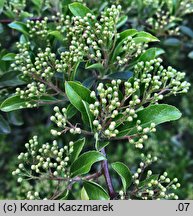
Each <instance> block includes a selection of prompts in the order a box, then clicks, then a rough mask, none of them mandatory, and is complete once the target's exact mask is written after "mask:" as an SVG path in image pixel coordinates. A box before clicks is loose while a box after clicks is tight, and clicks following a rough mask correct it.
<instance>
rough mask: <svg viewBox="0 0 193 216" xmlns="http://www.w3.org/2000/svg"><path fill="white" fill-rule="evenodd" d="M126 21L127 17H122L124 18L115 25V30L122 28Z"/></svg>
mask: <svg viewBox="0 0 193 216" xmlns="http://www.w3.org/2000/svg"><path fill="white" fill-rule="evenodd" d="M127 20H128V16H126V15H124V16H121V17H120V18H119V20H118V23H117V25H116V26H117V29H119V28H120V27H122V26H123V25H124V24H125V23H126V22H127Z"/></svg>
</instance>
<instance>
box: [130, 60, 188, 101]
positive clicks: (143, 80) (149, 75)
mask: <svg viewBox="0 0 193 216" xmlns="http://www.w3.org/2000/svg"><path fill="white" fill-rule="evenodd" d="M161 62H162V59H160V58H157V59H152V60H150V61H146V62H139V63H137V64H136V65H135V68H134V80H135V81H138V82H140V84H139V85H145V91H147V92H146V95H147V96H146V99H147V100H149V101H151V102H152V103H153V102H157V101H159V100H162V99H163V97H164V96H166V95H171V94H174V95H176V94H179V93H186V92H187V91H188V89H189V87H190V83H188V82H187V81H184V80H183V79H184V77H185V73H183V72H179V71H177V70H175V69H173V68H172V67H171V66H169V67H168V68H167V69H165V68H164V67H163V66H162V65H161ZM147 89H148V90H147Z"/></svg>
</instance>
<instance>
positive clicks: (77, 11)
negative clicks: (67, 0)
mask: <svg viewBox="0 0 193 216" xmlns="http://www.w3.org/2000/svg"><path fill="white" fill-rule="evenodd" d="M69 9H70V11H71V13H72V14H73V15H74V16H80V17H85V16H86V15H87V14H88V13H91V14H92V12H91V10H90V9H89V8H87V7H86V6H84V5H83V4H81V3H78V2H74V3H72V4H70V5H69Z"/></svg>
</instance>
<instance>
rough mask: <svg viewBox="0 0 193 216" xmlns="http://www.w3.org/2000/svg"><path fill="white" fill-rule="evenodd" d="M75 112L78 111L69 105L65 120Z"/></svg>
mask: <svg viewBox="0 0 193 216" xmlns="http://www.w3.org/2000/svg"><path fill="white" fill-rule="evenodd" d="M77 112H78V110H77V109H76V108H75V107H74V106H73V105H72V104H69V105H68V107H67V118H68V119H71V118H72V117H73V116H75V115H76V113H77Z"/></svg>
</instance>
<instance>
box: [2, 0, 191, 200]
mask: <svg viewBox="0 0 193 216" xmlns="http://www.w3.org/2000/svg"><path fill="white" fill-rule="evenodd" d="M192 13H193V2H192V0H178V1H165V0H156V1H151V0H146V1H141V0H138V1H132V0H131V1H121V0H120V1H105V2H104V1H97V2H96V1H86V0H85V1H79V2H75V1H70V0H69V1H52V0H46V1H43V0H33V1H31V2H28V1H23V0H22V1H16V0H11V1H6V0H4V1H2V2H1V3H0V37H1V38H4V36H6V39H5V40H2V42H1V52H0V93H1V105H0V109H1V114H0V133H1V134H3V135H2V138H1V141H0V142H1V149H2V150H1V154H2V155H3V156H2V159H1V161H0V162H1V163H0V167H2V168H3V170H4V169H5V170H6V172H8V173H9V174H10V173H12V174H13V177H10V175H8V176H5V177H4V180H3V181H2V180H1V184H2V185H3V186H2V188H4V191H3V193H2V195H1V196H2V198H18V199H26V198H27V199H87V200H88V199H89V200H93V199H101V200H108V199H143V200H146V199H178V196H180V198H192V196H193V195H192V194H190V193H189V192H188V191H189V190H190V188H191V187H192V186H191V184H190V182H191V179H192V178H193V176H192V175H191V174H190V173H191V171H188V170H187V169H192V168H191V166H192V162H191V157H192V152H191V150H192V147H190V146H189V142H188V141H187V140H188V139H187V138H186V136H187V137H191V136H192V133H191V131H192V130H191V129H192V122H191V117H192V112H191V110H192V109H191V106H192V105H191V104H192V103H191V100H190V99H189V98H191V95H192V92H191V91H190V92H189V93H188V90H189V88H190V83H189V82H188V81H186V79H187V78H188V79H189V80H190V82H191V81H192V77H191V73H190V72H191V70H190V66H189V64H191V58H192V48H193V45H192V38H193V31H192V30H191V28H190V27H189V26H191V25H190V24H191V22H192V21H191V20H192V19H191V15H192ZM171 53H172V55H171ZM188 57H189V60H188ZM183 61H187V62H188V63H187V65H183V66H182V64H181V63H182V62H183ZM170 65H172V66H170ZM174 68H177V69H174ZM181 71H185V72H186V73H185V72H181ZM186 75H187V78H186ZM186 93H188V94H186ZM181 94H183V96H181V97H179V96H178V95H181ZM186 95H187V96H186ZM169 104H172V105H169ZM174 105H175V106H177V107H180V110H182V112H183V113H182V114H183V115H182V114H181V112H180V111H179V110H178V109H177V108H176V107H175V106H174ZM21 110H22V111H21ZM181 115H182V116H183V117H182V118H181V119H180V120H179V121H178V122H179V123H177V122H175V123H171V121H174V120H178V119H179V118H180V117H181ZM166 122H167V123H166ZM163 123H166V124H164V125H163V126H162V124H163ZM171 124H172V125H173V126H174V127H173V128H172V129H171ZM168 128H170V130H169V131H168V130H167V129H168ZM22 132H23V133H22ZM155 132H157V133H155ZM7 134H11V135H12V136H14V141H13V139H10V137H9V136H7ZM28 137H32V138H31V139H29V141H27V140H28ZM22 143H26V144H25V146H23V144H22ZM165 143H167V144H165ZM12 145H14V148H13V149H12V148H11V146H12ZM165 146H167V147H165ZM186 147H187V148H186ZM175 148H177V150H176V151H173V150H174V149H175ZM178 150H179V151H178ZM179 152H182V154H180V156H179V157H180V160H179V161H177V162H176V158H177V157H178V154H179ZM18 153H19V156H18V157H17V154H18ZM9 155H10V157H11V158H13V160H10V161H9V160H8V158H9ZM154 155H155V156H154ZM166 155H167V156H166ZM184 155H186V157H185V158H183V156H184ZM158 158H159V160H158ZM5 164H6V167H4V165H5ZM16 164H18V167H16ZM138 164H139V165H138ZM156 164H157V165H156ZM174 165H175V166H174ZM14 167H15V169H14ZM171 167H172V168H171ZM2 168H1V169H2ZM167 169H168V170H169V172H166V171H165V170H167ZM176 170H178V171H177V172H176ZM154 173H156V174H154ZM168 173H169V174H168ZM181 173H186V174H187V175H189V176H185V177H184V178H182V177H181V176H182V175H181ZM174 174H176V175H177V178H176V177H175V175H174ZM168 175H169V176H171V177H168ZM178 179H179V180H180V182H181V184H183V186H182V189H178V188H179V187H180V183H178ZM18 185H19V187H18ZM45 186H46V187H45ZM6 192H8V193H7V195H5V194H6Z"/></svg>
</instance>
